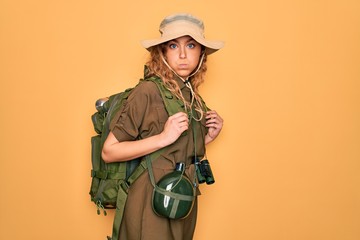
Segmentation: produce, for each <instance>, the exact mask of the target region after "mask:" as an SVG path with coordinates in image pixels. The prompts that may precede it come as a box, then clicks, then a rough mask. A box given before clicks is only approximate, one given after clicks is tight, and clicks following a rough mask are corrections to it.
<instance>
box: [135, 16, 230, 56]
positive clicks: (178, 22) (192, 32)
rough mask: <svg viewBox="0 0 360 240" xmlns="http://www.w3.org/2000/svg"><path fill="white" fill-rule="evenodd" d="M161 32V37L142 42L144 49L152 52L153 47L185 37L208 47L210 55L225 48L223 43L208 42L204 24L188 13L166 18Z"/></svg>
mask: <svg viewBox="0 0 360 240" xmlns="http://www.w3.org/2000/svg"><path fill="white" fill-rule="evenodd" d="M159 31H160V33H161V37H160V38H158V39H150V40H144V41H142V45H143V47H145V48H146V49H147V50H150V48H151V47H153V46H156V45H159V44H161V43H165V42H167V41H170V40H172V39H176V38H179V37H183V36H190V37H192V38H193V39H194V40H195V41H196V42H198V43H200V44H201V45H203V46H204V47H206V52H207V54H208V55H209V54H211V53H214V52H215V51H217V50H219V49H220V48H222V47H223V46H224V42H222V41H210V40H206V39H205V36H204V23H203V22H202V21H201V20H200V19H198V18H196V17H194V16H192V15H190V14H188V13H179V14H174V15H171V16H168V17H166V18H164V20H163V21H162V22H161V24H160V28H159Z"/></svg>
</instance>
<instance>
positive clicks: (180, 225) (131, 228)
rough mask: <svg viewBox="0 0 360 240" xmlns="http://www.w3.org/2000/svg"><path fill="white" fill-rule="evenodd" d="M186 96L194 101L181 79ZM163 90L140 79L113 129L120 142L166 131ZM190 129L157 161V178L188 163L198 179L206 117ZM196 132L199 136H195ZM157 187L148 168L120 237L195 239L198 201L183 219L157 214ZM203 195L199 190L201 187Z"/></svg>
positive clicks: (133, 187) (137, 186)
mask: <svg viewBox="0 0 360 240" xmlns="http://www.w3.org/2000/svg"><path fill="white" fill-rule="evenodd" d="M178 84H179V86H180V89H181V91H182V94H183V96H184V98H185V99H186V100H187V101H190V90H189V89H188V88H187V87H186V86H185V84H184V83H183V82H182V81H181V80H178ZM168 117H169V116H168V114H167V112H166V109H165V107H164V103H163V100H162V98H161V95H160V92H159V90H158V88H157V86H156V84H155V83H153V82H151V81H142V82H140V83H139V84H138V85H137V86H136V87H135V88H134V89H133V91H132V92H131V94H130V95H129V97H128V99H127V101H126V103H125V105H124V107H123V108H122V109H121V110H120V111H119V112H118V113H117V115H116V116H115V117H114V119H113V121H112V123H111V124H110V130H111V131H112V132H113V134H114V136H115V137H116V138H117V140H118V141H134V140H137V139H143V138H147V137H150V136H153V135H156V134H159V133H161V132H162V130H163V128H164V125H165V123H166V121H167V119H168ZM191 121H192V123H190V126H189V129H188V130H187V131H186V132H185V133H184V134H182V135H181V136H180V137H179V138H178V139H177V141H175V142H174V143H173V144H171V145H169V146H168V147H167V148H166V150H165V151H164V152H162V154H161V155H160V156H159V158H157V159H155V160H153V164H152V165H153V171H154V176H155V181H156V182H158V181H159V179H160V178H161V177H162V176H164V175H165V174H167V173H170V172H172V171H173V170H174V168H175V164H176V163H177V162H185V164H186V166H187V168H186V171H185V174H186V175H187V176H188V177H189V179H190V180H191V181H194V179H195V167H194V165H193V164H192V162H193V159H194V156H195V142H196V155H197V156H198V157H200V158H202V157H203V156H204V155H205V141H204V139H205V134H206V131H207V130H206V127H205V118H203V119H202V120H201V121H200V122H197V121H195V120H193V119H192V120H191ZM194 133H195V138H194ZM152 193H153V186H152V185H151V183H150V179H149V175H148V172H147V171H145V172H144V173H143V174H142V175H141V176H140V177H139V178H138V179H137V180H136V181H135V182H134V183H133V184H132V185H131V186H130V189H129V193H128V199H127V202H126V205H125V210H124V217H123V221H122V223H121V226H120V238H119V239H125V240H129V239H131V240H140V239H141V240H191V239H192V237H193V233H194V230H195V224H196V216H197V201H196V202H195V205H194V207H193V209H192V212H191V213H190V215H189V216H188V217H187V218H185V219H182V220H170V219H168V218H164V217H159V216H157V215H156V214H155V213H154V212H153V210H152V205H151V201H152ZM197 193H198V194H199V193H200V192H199V190H197Z"/></svg>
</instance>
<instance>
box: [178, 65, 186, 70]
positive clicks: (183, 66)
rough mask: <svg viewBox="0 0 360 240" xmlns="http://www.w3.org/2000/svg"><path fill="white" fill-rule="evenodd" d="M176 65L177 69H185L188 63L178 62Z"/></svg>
mask: <svg viewBox="0 0 360 240" xmlns="http://www.w3.org/2000/svg"><path fill="white" fill-rule="evenodd" d="M178 67H179V69H187V68H188V65H187V64H179V65H178Z"/></svg>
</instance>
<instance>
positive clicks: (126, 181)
mask: <svg viewBox="0 0 360 240" xmlns="http://www.w3.org/2000/svg"><path fill="white" fill-rule="evenodd" d="M141 81H152V82H154V83H155V84H156V85H157V87H158V89H159V91H160V94H161V96H162V99H163V102H164V105H165V108H166V111H167V112H168V114H169V116H171V115H173V114H175V113H177V112H179V111H184V104H183V103H182V102H181V101H180V100H178V99H177V98H176V97H174V96H173V94H172V93H171V92H170V91H169V90H168V89H167V88H166V87H165V85H164V84H163V81H162V80H161V79H160V78H158V77H151V78H148V79H141V80H140V82H141ZM132 89H134V88H129V89H126V90H125V91H124V92H121V93H117V94H114V95H112V96H110V97H109V98H102V99H99V100H97V101H96V104H95V105H96V109H97V112H95V113H94V114H93V115H92V117H91V119H92V122H93V125H94V129H95V132H96V133H97V135H95V136H93V137H92V138H91V148H92V151H91V161H92V170H91V177H92V182H91V188H90V196H91V201H92V202H94V203H95V204H96V206H97V213H98V214H100V212H101V211H103V213H104V215H106V210H105V209H111V208H112V209H116V210H115V216H114V223H113V233H112V238H110V237H108V239H113V240H117V239H118V237H119V228H120V224H121V220H122V217H123V211H124V207H125V203H126V199H127V192H128V189H129V186H130V185H131V184H132V183H133V182H134V181H135V180H136V179H137V178H138V177H139V176H140V175H141V174H142V173H143V172H144V171H145V170H146V169H147V164H146V161H145V160H142V158H138V159H134V160H131V161H125V162H114V163H105V162H104V160H103V159H102V158H101V151H102V147H103V144H104V142H105V140H106V138H107V136H108V134H109V132H110V129H109V125H110V123H111V121H112V119H113V118H114V116H115V114H116V113H117V112H118V111H119V110H120V109H121V107H122V106H123V105H124V102H125V100H126V99H127V98H128V96H129V94H130V93H131V91H132ZM161 151H162V150H159V151H156V152H154V153H151V154H150V155H148V157H150V159H152V160H153V159H156V158H157V157H158V156H159V154H160V152H161ZM143 159H145V158H143Z"/></svg>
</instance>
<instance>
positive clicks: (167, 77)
mask: <svg viewBox="0 0 360 240" xmlns="http://www.w3.org/2000/svg"><path fill="white" fill-rule="evenodd" d="M165 47H166V43H165V44H160V45H156V46H154V47H152V48H151V49H150V59H149V60H148V62H147V63H146V66H147V67H148V72H147V73H146V76H145V77H151V76H158V77H160V78H161V79H162V81H163V82H164V84H165V86H166V87H167V88H168V89H169V91H170V92H171V93H172V94H174V95H175V96H176V97H177V98H178V99H180V100H182V101H183V102H184V104H185V107H186V109H191V103H189V102H188V101H186V100H185V99H184V97H183V95H182V93H181V90H180V88H179V85H178V84H177V82H176V80H175V79H174V77H175V74H174V73H173V71H172V70H171V69H169V67H168V66H167V65H166V64H165V63H164V62H163V59H165V58H164V54H165V51H166V49H165ZM204 54H205V56H204V58H203V61H202V64H201V66H200V68H199V69H198V71H197V73H196V74H195V75H194V76H192V77H190V79H189V81H190V83H191V86H192V89H193V91H194V92H195V94H194V97H195V106H194V107H195V110H196V111H198V112H200V116H202V115H203V112H204V110H205V109H204V106H203V104H202V99H201V97H200V96H199V86H200V85H201V84H202V83H203V82H204V77H205V73H206V70H207V66H206V60H207V55H206V53H204Z"/></svg>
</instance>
